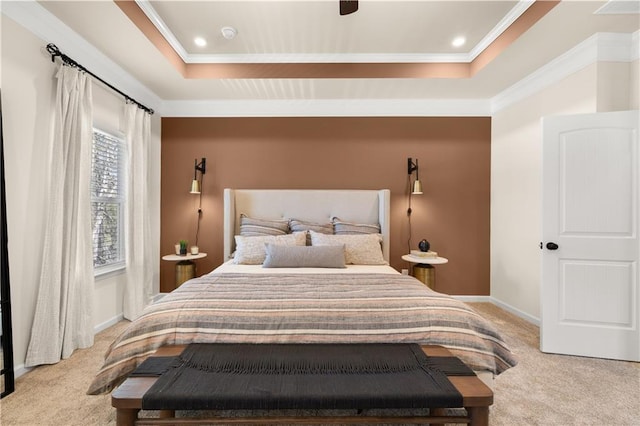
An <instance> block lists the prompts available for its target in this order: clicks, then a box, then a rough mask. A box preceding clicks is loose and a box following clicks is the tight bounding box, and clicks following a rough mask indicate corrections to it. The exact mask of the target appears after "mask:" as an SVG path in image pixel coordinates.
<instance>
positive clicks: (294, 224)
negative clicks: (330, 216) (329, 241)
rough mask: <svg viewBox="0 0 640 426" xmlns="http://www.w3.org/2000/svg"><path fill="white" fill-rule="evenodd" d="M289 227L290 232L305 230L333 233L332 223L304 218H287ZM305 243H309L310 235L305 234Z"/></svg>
mask: <svg viewBox="0 0 640 426" xmlns="http://www.w3.org/2000/svg"><path fill="white" fill-rule="evenodd" d="M289 228H290V229H291V232H302V231H304V232H307V231H315V232H319V233H321V234H333V223H331V222H327V223H318V222H308V221H305V220H299V219H291V220H289ZM307 245H308V246H310V245H311V235H309V234H307Z"/></svg>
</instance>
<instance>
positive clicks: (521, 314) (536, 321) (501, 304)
mask: <svg viewBox="0 0 640 426" xmlns="http://www.w3.org/2000/svg"><path fill="white" fill-rule="evenodd" d="M489 298H490V299H491V300H490V302H491V303H493V304H494V305H496V306H497V307H499V308H502V309H504V310H505V311H507V312H510V313H512V314H513V315H515V316H517V317H520V318H522V319H523V320H525V321H527V322H530V323H531V324H533V325H536V326H538V327H540V318H537V317H534V316H533V315H530V314H528V313H526V312H523V311H521V310H520V309H518V308H515V307H513V306H511V305H509V304H508V303H504V302H503V301H501V300H498V299H496V298H495V297H492V296H489Z"/></svg>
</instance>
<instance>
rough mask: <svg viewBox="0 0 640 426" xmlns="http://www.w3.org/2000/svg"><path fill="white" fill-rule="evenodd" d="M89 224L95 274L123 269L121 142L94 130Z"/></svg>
mask: <svg viewBox="0 0 640 426" xmlns="http://www.w3.org/2000/svg"><path fill="white" fill-rule="evenodd" d="M91 157H92V159H91V219H92V220H91V225H92V227H93V266H94V268H95V274H96V275H100V274H103V273H107V272H111V271H113V270H116V269H121V268H124V265H125V253H124V209H125V181H126V180H125V171H124V164H125V162H124V160H125V146H124V141H123V140H122V139H119V138H117V137H115V136H112V135H108V134H106V133H103V132H101V131H99V130H96V129H94V130H93V149H92V156H91Z"/></svg>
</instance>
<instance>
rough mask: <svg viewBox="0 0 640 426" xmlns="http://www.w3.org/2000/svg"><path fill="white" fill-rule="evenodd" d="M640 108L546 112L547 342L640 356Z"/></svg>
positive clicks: (543, 342)
mask: <svg viewBox="0 0 640 426" xmlns="http://www.w3.org/2000/svg"><path fill="white" fill-rule="evenodd" d="M638 117H639V112H638V111H624V112H613V113H599V114H584V115H574V116H557V117H545V118H544V119H543V122H542V123H543V138H544V141H543V166H542V170H543V185H542V190H543V195H542V198H543V200H542V208H543V210H542V244H541V248H542V283H541V328H540V349H541V350H542V351H543V352H553V353H561V354H570V355H583V356H590V357H598V358H611V359H622V360H629V361H640V319H639V317H640V315H639V312H638V306H639V305H640V288H639V284H638V282H639V275H638V274H639V272H638V255H639V251H640V240H639V239H638V226H639V224H640V218H639V215H638V198H639V195H640V189H639V188H640V185H639V174H638V163H639V156H640V154H639V149H638Z"/></svg>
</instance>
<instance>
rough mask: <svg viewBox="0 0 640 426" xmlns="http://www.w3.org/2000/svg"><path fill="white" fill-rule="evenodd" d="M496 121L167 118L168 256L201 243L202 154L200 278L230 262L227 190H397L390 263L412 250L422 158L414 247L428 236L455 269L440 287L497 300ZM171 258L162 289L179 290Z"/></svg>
mask: <svg viewBox="0 0 640 426" xmlns="http://www.w3.org/2000/svg"><path fill="white" fill-rule="evenodd" d="M490 141H491V119H490V118H488V117H460V118H458V117H444V118H439V117H426V118H425V117H416V118H414V117H401V118H394V117H383V118H379V117H366V118H360V117H318V118H315V117H314V118H163V119H162V178H161V185H162V188H161V197H162V200H161V240H160V244H161V250H162V254H168V253H172V252H173V250H174V248H173V246H174V244H175V242H176V241H178V240H179V239H188V240H189V241H190V243H193V241H194V239H195V232H196V219H197V208H198V196H197V195H192V194H189V187H190V183H191V180H192V179H193V166H194V159H196V158H197V159H198V160H200V158H202V157H206V159H207V173H206V174H205V176H204V185H203V194H202V211H203V213H202V221H201V224H200V234H199V241H198V245H199V246H200V250H201V251H203V252H206V253H208V256H207V257H206V258H204V259H201V260H198V261H197V264H198V275H200V274H202V273H206V272H209V271H211V270H212V269H214V268H215V267H216V266H218V265H220V264H221V263H222V262H223V259H222V212H223V205H222V202H223V200H222V191H223V189H224V188H251V189H382V188H388V189H390V190H391V266H393V267H394V268H396V269H398V270H400V269H402V268H407V267H408V265H407V264H406V263H405V262H404V261H402V259H401V258H400V257H401V256H402V255H403V254H405V253H407V252H408V250H409V248H408V245H407V240H408V238H409V226H408V220H407V207H408V195H407V194H408V180H407V178H408V174H407V158H408V157H412V158H417V159H418V160H419V164H420V179H421V181H422V183H423V186H424V195H416V196H413V197H412V210H413V213H412V215H411V237H412V248H416V246H417V243H418V241H420V239H422V238H426V239H427V240H429V242H430V243H431V247H432V250H435V251H437V252H438V253H439V254H440V255H441V256H444V257H447V258H448V259H449V263H448V264H445V265H438V266H437V267H436V282H437V288H436V290H437V291H440V292H443V293H449V294H459V295H488V294H489V221H490V219H489V203H490V199H489V187H490V158H491V156H490ZM174 266H175V264H174V263H173V262H168V261H163V262H162V263H161V270H160V280H161V281H160V289H161V291H163V292H165V291H170V290H172V289H173V288H174Z"/></svg>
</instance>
